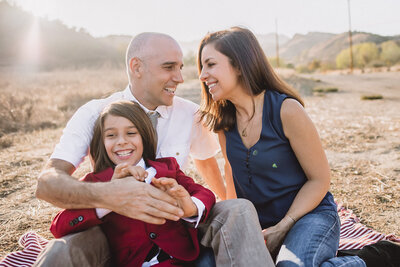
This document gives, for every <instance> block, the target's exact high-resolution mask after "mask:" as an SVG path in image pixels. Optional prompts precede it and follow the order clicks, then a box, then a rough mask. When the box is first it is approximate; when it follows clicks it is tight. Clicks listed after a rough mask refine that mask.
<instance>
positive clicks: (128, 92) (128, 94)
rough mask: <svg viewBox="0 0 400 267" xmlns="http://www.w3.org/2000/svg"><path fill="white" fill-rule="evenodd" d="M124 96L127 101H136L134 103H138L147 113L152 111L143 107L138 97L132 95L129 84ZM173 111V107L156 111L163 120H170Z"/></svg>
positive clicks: (158, 108) (162, 107)
mask: <svg viewBox="0 0 400 267" xmlns="http://www.w3.org/2000/svg"><path fill="white" fill-rule="evenodd" d="M123 96H124V99H127V100H130V101H134V102H136V103H138V104H139V106H140V107H141V108H142V109H143V110H144V111H145V112H146V113H148V112H149V111H150V110H149V109H148V108H146V107H145V106H143V105H142V104H141V103H140V102H139V100H137V99H136V97H135V96H134V95H133V94H132V91H131V86H130V85H129V84H128V86H126V88H125V90H124V91H123ZM171 110H172V106H158V107H157V108H156V110H155V111H157V112H158V113H159V114H160V116H161V118H164V119H168V117H169V114H170V112H171Z"/></svg>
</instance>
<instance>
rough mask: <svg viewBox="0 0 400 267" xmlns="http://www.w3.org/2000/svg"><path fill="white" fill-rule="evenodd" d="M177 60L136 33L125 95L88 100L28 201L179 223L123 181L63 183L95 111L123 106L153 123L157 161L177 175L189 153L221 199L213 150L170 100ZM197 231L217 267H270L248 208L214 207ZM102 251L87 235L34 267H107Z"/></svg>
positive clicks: (96, 236)
mask: <svg viewBox="0 0 400 267" xmlns="http://www.w3.org/2000/svg"><path fill="white" fill-rule="evenodd" d="M182 58H183V56H182V51H181V49H180V47H179V45H178V43H177V42H176V41H175V40H174V39H172V38H171V37H170V36H168V35H164V34H159V33H142V34H139V35H138V36H136V37H135V38H133V39H132V41H131V43H130V45H129V47H128V50H127V57H126V65H127V73H128V78H129V85H128V87H127V88H126V89H125V90H124V91H121V92H118V93H115V94H113V95H111V96H110V97H108V98H106V99H99V100H92V101H90V102H88V103H87V104H85V105H84V106H82V107H81V108H80V109H79V110H78V111H77V112H76V113H75V114H74V116H73V117H72V118H71V120H70V121H69V122H68V124H67V126H66V128H65V129H64V133H63V136H62V137H61V140H60V143H59V144H58V145H57V146H56V148H55V151H54V153H53V154H52V156H51V158H50V160H49V162H48V163H47V165H46V166H45V168H44V170H43V172H42V173H41V174H40V176H39V179H38V186H37V191H36V196H37V197H38V198H40V199H43V200H46V201H48V202H50V203H52V204H54V205H56V206H58V207H61V208H65V209H79V208H105V209H109V210H112V211H114V212H116V213H119V214H122V215H125V216H127V217H130V218H133V219H138V220H142V221H145V222H148V223H153V224H163V223H164V222H165V220H175V221H176V220H179V219H180V218H181V217H182V215H183V211H182V210H181V209H180V208H178V207H177V206H176V205H175V204H176V203H175V200H174V199H173V198H172V197H170V196H169V195H168V194H166V193H165V192H163V191H161V190H159V189H157V188H155V187H153V186H151V185H148V184H146V183H141V182H138V181H136V180H135V179H131V178H129V177H127V178H124V179H117V180H113V181H111V182H109V183H96V184H91V183H82V182H79V181H77V180H76V179H74V178H73V177H71V175H72V173H73V172H74V171H75V169H76V168H77V167H78V165H79V163H80V162H81V161H82V160H83V158H84V157H85V156H86V155H87V152H88V147H89V144H90V141H91V138H92V132H93V125H94V122H95V120H96V119H97V117H98V115H99V113H100V112H101V110H102V109H103V108H104V106H106V105H107V104H108V103H111V102H113V101H116V100H119V99H127V100H132V101H136V102H138V103H139V104H140V105H141V106H142V108H143V109H144V110H145V111H146V112H150V113H153V114H154V113H155V114H156V115H157V116H159V118H158V120H156V122H157V125H156V130H157V134H158V145H157V157H167V156H172V157H175V158H176V159H177V161H178V163H179V164H180V166H181V167H182V168H183V169H184V168H185V167H186V164H187V159H188V155H189V153H190V154H191V156H192V157H193V158H194V162H195V165H196V167H197V169H198V171H199V172H200V174H201V175H202V177H204V179H205V181H206V182H207V183H208V184H209V186H210V187H211V189H212V190H213V191H214V192H216V193H217V195H218V196H219V197H220V198H221V199H225V187H224V185H223V181H222V177H221V174H220V172H219V169H218V165H217V162H216V159H215V158H214V155H215V154H216V153H217V151H218V149H219V147H218V145H217V142H216V140H215V139H214V137H213V136H212V135H211V134H210V133H209V131H208V130H207V129H205V128H204V126H203V125H202V124H201V123H200V122H199V119H198V115H197V109H198V106H197V105H196V104H194V103H192V102H189V101H187V100H184V99H182V98H179V97H175V91H176V89H177V86H178V84H180V83H182V82H183V78H182V74H181V69H182V67H183V63H182ZM199 228H200V231H201V232H203V233H204V237H203V239H202V241H201V243H202V244H203V245H205V246H208V247H212V248H213V250H214V253H215V255H216V262H217V264H218V265H219V266H220V265H221V266H235V265H237V266H243V265H244V264H246V265H247V264H250V265H253V266H260V264H262V265H264V266H265V263H266V262H267V263H271V266H272V264H273V263H272V260H271V258H270V256H269V254H268V252H267V249H266V247H265V245H264V242H263V239H262V235H261V228H260V225H259V223H258V218H257V214H256V212H255V210H254V207H252V206H251V205H249V203H248V202H246V201H244V200H230V201H223V202H220V203H217V204H216V205H215V207H214V208H213V209H212V211H211V213H210V215H209V219H208V220H207V222H206V223H205V224H204V225H201V226H199ZM247 239H248V241H247V242H245V240H247ZM81 242H86V243H84V244H80V243H81ZM86 244H87V245H86ZM94 245H95V247H93V246H94ZM89 246H90V249H88V251H85V248H86V247H89ZM76 247H79V249H76ZM72 251H74V252H72ZM107 251H108V247H107V242H106V241H105V239H104V236H103V237H102V236H101V231H100V230H99V229H90V230H88V231H85V232H83V233H79V234H75V235H72V236H71V237H69V236H68V237H66V238H65V239H64V240H63V241H62V242H57V241H54V242H52V243H51V245H49V247H48V248H47V250H46V251H45V253H43V254H42V255H41V256H40V257H39V259H38V262H37V265H38V266H51V265H53V266H55V265H57V264H60V263H61V264H63V265H81V266H83V265H92V266H94V265H96V266H103V265H106V264H108V260H109V254H107V253H108V252H107ZM71 254H73V257H72V255H71Z"/></svg>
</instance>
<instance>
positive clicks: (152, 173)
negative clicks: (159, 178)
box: [136, 158, 157, 184]
mask: <svg viewBox="0 0 400 267" xmlns="http://www.w3.org/2000/svg"><path fill="white" fill-rule="evenodd" d="M136 166H139V167H142V168H143V169H145V170H146V172H147V177H146V179H145V180H144V181H145V182H146V183H147V184H150V183H151V179H153V177H154V176H156V174H157V170H156V169H155V168H153V167H151V166H149V167H147V166H146V163H145V162H144V160H143V158H141V159H140V160H139V162H138V163H137V164H136Z"/></svg>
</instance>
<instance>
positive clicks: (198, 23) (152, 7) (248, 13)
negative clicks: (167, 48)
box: [8, 0, 400, 41]
mask: <svg viewBox="0 0 400 267" xmlns="http://www.w3.org/2000/svg"><path fill="white" fill-rule="evenodd" d="M8 2H11V3H16V4H17V5H19V6H20V7H22V8H23V9H24V10H26V11H30V12H31V13H33V14H34V15H36V16H40V17H47V18H48V19H50V20H53V19H58V20H60V21H62V22H63V23H64V24H66V25H67V26H69V27H76V28H84V29H85V30H86V31H87V32H89V33H90V34H91V35H93V36H95V37H100V36H107V35H111V34H123V35H135V34H137V33H140V32H144V31H153V32H163V33H167V34H169V35H171V36H172V37H174V38H175V39H177V40H180V41H192V40H198V39H201V38H202V37H203V36H204V35H205V34H206V33H207V32H211V31H216V30H222V29H226V28H229V27H231V26H244V27H247V28H249V29H250V30H252V31H253V32H255V33H256V34H266V33H272V32H275V30H276V29H277V30H278V32H279V34H284V35H287V36H288V37H292V36H293V35H294V34H296V33H300V34H306V33H308V32H315V31H318V32H329V33H342V32H345V31H348V29H349V19H348V0H275V1H271V0H198V1H194V0H8ZM350 11H351V29H352V30H353V31H366V32H371V33H376V34H380V35H398V34H400V15H399V14H400V0H350Z"/></svg>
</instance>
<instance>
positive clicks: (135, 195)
mask: <svg viewBox="0 0 400 267" xmlns="http://www.w3.org/2000/svg"><path fill="white" fill-rule="evenodd" d="M93 185H94V186H99V187H105V188H104V189H105V191H106V192H107V193H106V195H105V196H104V199H103V200H102V203H100V204H99V206H100V207H104V208H107V209H110V210H112V211H114V212H116V213H118V214H121V215H124V216H127V217H130V218H133V219H137V220H141V221H144V222H147V223H152V224H164V223H165V220H166V219H167V220H173V221H177V220H179V219H180V218H181V217H183V216H184V212H183V210H182V208H180V207H178V202H177V201H176V200H175V199H174V198H173V197H171V196H170V195H169V194H168V193H166V192H163V191H162V190H160V189H158V188H156V187H154V186H152V185H150V184H146V183H143V182H139V181H136V180H135V179H131V178H130V177H127V178H121V179H116V180H112V181H111V182H109V183H95V184H93Z"/></svg>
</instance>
